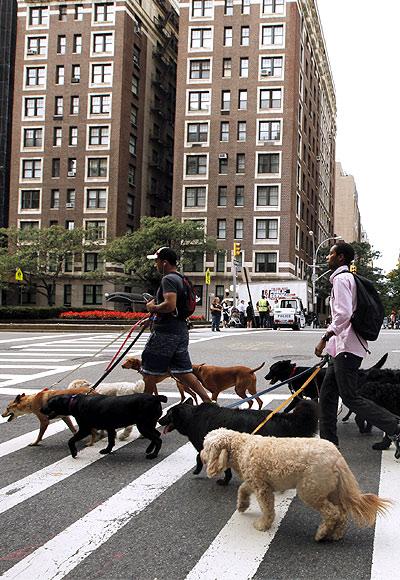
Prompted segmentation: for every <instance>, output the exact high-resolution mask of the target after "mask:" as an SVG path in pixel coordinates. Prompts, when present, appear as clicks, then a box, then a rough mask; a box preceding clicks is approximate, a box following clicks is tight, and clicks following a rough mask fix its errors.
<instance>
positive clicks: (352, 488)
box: [336, 457, 392, 528]
mask: <svg viewBox="0 0 400 580" xmlns="http://www.w3.org/2000/svg"><path fill="white" fill-rule="evenodd" d="M336 471H337V474H338V476H339V480H338V496H339V502H340V504H341V506H342V509H343V510H344V511H346V512H350V514H351V516H352V518H353V520H354V521H355V523H356V524H357V525H358V527H360V528H362V527H371V526H373V525H374V523H375V520H376V516H377V515H385V513H386V511H387V509H388V508H389V507H390V506H391V505H392V502H391V501H390V500H388V499H383V498H380V497H378V496H377V495H375V494H373V493H361V490H360V487H359V485H358V483H357V480H356V478H355V477H354V475H353V473H352V472H351V470H350V468H349V466H348V465H347V463H346V461H345V459H344V458H343V457H340V458H339V459H338V461H337V463H336Z"/></svg>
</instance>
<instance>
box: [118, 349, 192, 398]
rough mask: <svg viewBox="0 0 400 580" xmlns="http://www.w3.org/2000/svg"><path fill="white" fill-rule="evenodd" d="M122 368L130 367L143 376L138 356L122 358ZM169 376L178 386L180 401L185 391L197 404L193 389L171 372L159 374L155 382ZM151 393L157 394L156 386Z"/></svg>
mask: <svg viewBox="0 0 400 580" xmlns="http://www.w3.org/2000/svg"><path fill="white" fill-rule="evenodd" d="M122 368H123V369H132V370H134V371H137V372H138V373H140V374H141V375H142V376H143V377H144V374H143V373H142V361H141V360H140V358H136V357H133V356H128V357H127V358H126V359H125V360H124V362H123V364H122ZM169 378H172V379H174V381H175V382H176V386H177V387H178V390H179V392H180V394H181V402H183V401H184V400H185V392H186V393H188V395H190V396H191V397H192V398H193V399H194V401H195V402H196V405H197V397H196V393H195V392H194V391H192V389H191V388H190V387H187V386H186V385H184V384H183V383H181V382H180V381H178V379H177V378H176V377H174V376H173V375H171V373H166V374H165V375H160V376H159V377H158V379H157V384H158V383H161V382H162V381H165V379H169ZM153 394H154V395H158V391H157V387H156V392H155V393H153Z"/></svg>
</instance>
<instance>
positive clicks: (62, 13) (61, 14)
mask: <svg viewBox="0 0 400 580" xmlns="http://www.w3.org/2000/svg"><path fill="white" fill-rule="evenodd" d="M58 20H63V21H65V20H67V5H66V4H60V5H59V7H58Z"/></svg>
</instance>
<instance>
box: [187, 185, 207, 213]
mask: <svg viewBox="0 0 400 580" xmlns="http://www.w3.org/2000/svg"><path fill="white" fill-rule="evenodd" d="M205 205H206V188H205V187H185V207H187V208H188V207H205Z"/></svg>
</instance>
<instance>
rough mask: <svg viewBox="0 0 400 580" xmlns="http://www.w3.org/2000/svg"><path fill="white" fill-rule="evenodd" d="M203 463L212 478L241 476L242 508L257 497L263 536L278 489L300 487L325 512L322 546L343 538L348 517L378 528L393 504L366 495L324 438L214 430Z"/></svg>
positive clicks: (299, 491) (320, 535)
mask: <svg viewBox="0 0 400 580" xmlns="http://www.w3.org/2000/svg"><path fill="white" fill-rule="evenodd" d="M201 459H202V461H203V462H204V463H207V475H208V477H215V476H216V475H218V474H219V473H222V472H223V471H225V470H226V469H227V468H228V467H231V468H232V469H234V470H235V471H236V472H237V474H238V475H239V477H240V478H241V479H242V481H243V483H242V485H241V486H240V487H239V490H238V497H237V509H238V511H239V512H244V511H246V510H247V508H248V507H249V505H250V495H251V494H252V493H254V494H255V496H256V498H257V501H258V503H259V505H260V508H261V512H262V515H261V517H260V518H259V519H258V520H256V521H255V522H254V527H255V528H256V530H259V531H262V532H263V531H265V530H268V529H269V528H270V527H271V525H272V523H273V521H274V518H275V511H274V491H285V490H288V489H296V490H297V495H298V497H299V498H300V499H301V500H302V501H303V502H304V503H305V504H306V505H308V506H310V507H311V508H313V509H315V510H317V511H318V512H319V513H320V514H321V516H322V522H321V524H320V526H319V527H318V530H317V533H316V534H315V540H316V541H317V542H319V541H321V540H340V539H341V538H343V536H344V533H345V530H346V526H347V520H348V518H349V516H351V517H352V518H353V520H354V521H355V523H356V524H357V525H358V526H359V527H363V526H373V525H374V523H375V519H376V516H377V515H378V514H383V513H385V511H386V510H387V508H388V507H389V506H390V504H391V503H392V502H391V501H389V500H386V499H382V498H379V497H378V496H377V495H374V494H372V493H365V494H363V493H361V491H360V488H359V486H358V483H357V480H356V478H355V477H354V475H353V473H352V472H351V471H350V468H349V466H348V465H347V463H346V461H345V459H344V457H343V456H342V454H341V453H340V451H339V450H338V449H337V448H336V447H335V445H334V444H333V443H331V442H330V441H325V440H324V439H312V438H301V437H293V438H286V437H282V438H278V437H263V436H261V435H249V434H248V433H238V432H237V431H232V430H230V429H215V430H214V431H210V433H208V435H206V437H205V439H204V448H203V450H202V451H201Z"/></svg>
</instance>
